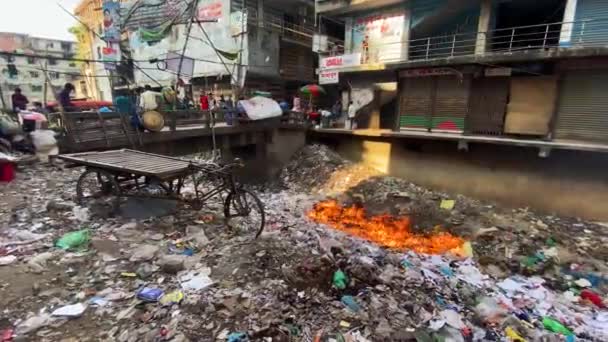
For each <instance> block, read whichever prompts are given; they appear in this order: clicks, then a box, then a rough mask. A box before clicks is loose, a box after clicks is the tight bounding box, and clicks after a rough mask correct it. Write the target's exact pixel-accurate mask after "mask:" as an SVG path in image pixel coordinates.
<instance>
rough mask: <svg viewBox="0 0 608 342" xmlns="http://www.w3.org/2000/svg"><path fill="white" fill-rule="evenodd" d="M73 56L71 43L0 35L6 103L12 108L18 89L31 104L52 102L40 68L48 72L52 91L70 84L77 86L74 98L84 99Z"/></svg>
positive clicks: (0, 66)
mask: <svg viewBox="0 0 608 342" xmlns="http://www.w3.org/2000/svg"><path fill="white" fill-rule="evenodd" d="M75 54H76V45H75V43H74V42H70V41H63V40H56V39H47V38H37V37H32V36H29V35H26V34H19V33H6V32H2V33H0V69H1V74H0V86H1V87H2V94H3V97H4V102H5V104H6V105H7V106H9V107H11V106H12V104H11V102H10V98H11V94H12V93H13V91H14V90H15V89H16V88H21V90H22V92H23V94H24V95H26V96H27V97H28V98H29V100H30V102H33V101H39V102H43V101H45V100H48V101H51V100H54V97H53V89H51V88H50V87H48V86H45V83H46V78H45V75H44V72H43V71H42V69H46V70H47V71H48V77H49V79H50V82H51V83H52V87H53V88H54V90H55V91H59V90H60V89H61V88H62V87H63V85H64V84H65V83H67V82H71V83H73V84H74V85H75V86H76V89H77V96H86V95H87V94H86V89H83V87H82V85H81V83H80V67H79V66H78V63H77V62H75V61H74V60H73V58H74V55H75ZM45 90H46V94H45Z"/></svg>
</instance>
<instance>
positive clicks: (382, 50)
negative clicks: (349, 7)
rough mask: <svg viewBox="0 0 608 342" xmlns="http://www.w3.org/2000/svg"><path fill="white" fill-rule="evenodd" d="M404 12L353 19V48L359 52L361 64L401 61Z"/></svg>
mask: <svg viewBox="0 0 608 342" xmlns="http://www.w3.org/2000/svg"><path fill="white" fill-rule="evenodd" d="M405 26H406V12H405V11H403V10H396V11H389V12H383V13H377V14H372V15H367V16H363V17H359V18H355V22H354V23H353V31H352V32H353V47H354V49H355V51H357V52H361V58H362V60H361V63H363V64H367V63H379V62H388V61H397V60H401V59H402V57H403V56H402V53H403V44H404V43H403V32H404V28H405Z"/></svg>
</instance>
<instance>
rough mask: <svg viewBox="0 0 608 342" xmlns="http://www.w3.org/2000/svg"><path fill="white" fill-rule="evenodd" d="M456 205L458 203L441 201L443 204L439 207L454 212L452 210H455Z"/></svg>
mask: <svg viewBox="0 0 608 342" xmlns="http://www.w3.org/2000/svg"><path fill="white" fill-rule="evenodd" d="M455 205H456V201H454V200H445V199H444V200H441V204H440V205H439V207H440V208H441V209H444V210H452V209H454V206H455Z"/></svg>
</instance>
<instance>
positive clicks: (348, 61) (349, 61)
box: [320, 53, 361, 70]
mask: <svg viewBox="0 0 608 342" xmlns="http://www.w3.org/2000/svg"><path fill="white" fill-rule="evenodd" d="M359 65H361V54H360V53H351V54H348V55H341V56H333V57H326V58H322V59H321V67H320V68H321V70H325V69H338V68H348V67H355V66H359Z"/></svg>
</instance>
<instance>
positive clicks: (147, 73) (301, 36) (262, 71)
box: [121, 0, 318, 98]
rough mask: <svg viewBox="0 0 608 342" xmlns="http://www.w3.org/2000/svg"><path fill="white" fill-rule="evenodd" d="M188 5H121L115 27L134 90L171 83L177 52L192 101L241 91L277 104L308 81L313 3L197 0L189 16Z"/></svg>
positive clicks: (311, 77) (175, 0)
mask: <svg viewBox="0 0 608 342" xmlns="http://www.w3.org/2000/svg"><path fill="white" fill-rule="evenodd" d="M192 3H193V2H192V1H182V0H170V1H166V2H165V3H163V4H161V5H159V4H158V3H157V2H156V6H154V3H153V2H148V1H131V2H127V3H125V4H123V6H122V11H121V12H122V15H121V17H122V18H123V20H124V22H123V24H122V28H123V30H124V31H125V32H126V34H127V35H128V37H129V47H130V51H131V57H132V60H133V63H134V64H135V65H136V68H135V69H134V74H135V81H136V82H137V83H138V84H139V85H143V84H150V85H153V86H154V85H158V84H162V85H168V84H173V83H175V81H176V72H177V69H179V62H178V61H177V59H178V58H177V56H179V55H181V53H182V51H184V46H186V49H185V51H184V54H183V55H184V56H185V57H186V58H185V61H184V62H183V63H182V74H185V75H182V76H186V77H184V78H186V79H188V80H190V81H191V84H192V85H193V89H194V94H195V96H196V95H197V94H198V93H199V92H208V91H215V92H216V93H229V92H230V89H231V88H232V86H235V85H239V86H241V87H243V88H244V89H245V92H253V91H255V90H261V91H269V92H271V93H273V95H274V96H275V97H277V98H278V97H286V96H289V95H291V94H295V93H296V92H297V89H298V87H299V86H301V85H304V84H306V83H311V82H315V79H316V76H315V73H314V72H315V68H316V67H317V61H318V57H317V55H316V54H315V53H313V52H312V49H311V48H312V43H313V36H314V35H315V32H316V28H315V21H314V2H313V1H311V0H298V1H289V2H287V1H278V0H201V1H199V2H198V7H197V8H196V9H194V12H193V11H192V8H191V7H188V5H189V4H192ZM193 13H194V16H195V18H197V19H198V20H199V21H200V24H199V23H198V22H197V23H195V24H193V25H192V29H191V31H190V34H189V36H188V37H187V35H186V32H187V30H188V26H189V20H190V18H192V17H193ZM125 18H126V19H125ZM168 23H170V24H168ZM203 30H204V31H203ZM186 37H187V38H186ZM186 39H187V40H188V42H187V45H186V44H185V43H186Z"/></svg>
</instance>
